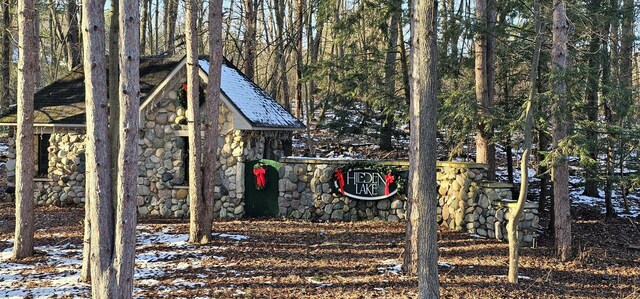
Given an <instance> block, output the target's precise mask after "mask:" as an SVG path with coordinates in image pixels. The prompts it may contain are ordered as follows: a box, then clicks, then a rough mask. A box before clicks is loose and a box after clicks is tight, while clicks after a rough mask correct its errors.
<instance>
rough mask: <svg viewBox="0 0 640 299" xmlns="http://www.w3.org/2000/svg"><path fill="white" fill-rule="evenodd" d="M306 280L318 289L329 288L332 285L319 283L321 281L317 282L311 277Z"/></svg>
mask: <svg viewBox="0 0 640 299" xmlns="http://www.w3.org/2000/svg"><path fill="white" fill-rule="evenodd" d="M307 280H308V281H309V282H310V283H313V284H316V285H318V287H320V288H322V287H330V286H332V285H333V284H332V283H324V282H321V281H317V280H315V279H313V277H308V278H307Z"/></svg>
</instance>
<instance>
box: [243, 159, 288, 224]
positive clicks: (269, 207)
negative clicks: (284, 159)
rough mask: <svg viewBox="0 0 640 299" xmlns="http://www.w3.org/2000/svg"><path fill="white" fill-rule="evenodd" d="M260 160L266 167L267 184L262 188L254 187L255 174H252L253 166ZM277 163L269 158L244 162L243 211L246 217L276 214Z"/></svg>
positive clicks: (272, 215)
mask: <svg viewBox="0 0 640 299" xmlns="http://www.w3.org/2000/svg"><path fill="white" fill-rule="evenodd" d="M258 162H262V163H264V164H265V165H268V166H267V167H266V175H265V177H266V178H267V186H266V188H264V189H261V190H258V189H257V188H256V176H255V175H254V174H253V166H254V165H256V164H257V163H258ZM279 166H280V165H279V163H278V162H276V161H271V160H255V161H249V162H247V163H245V168H244V169H245V171H244V188H245V193H244V194H245V195H244V196H245V203H244V204H245V206H244V208H245V211H246V213H247V216H248V217H275V216H278V212H279V211H278V180H279V179H280V175H279V172H278V168H279Z"/></svg>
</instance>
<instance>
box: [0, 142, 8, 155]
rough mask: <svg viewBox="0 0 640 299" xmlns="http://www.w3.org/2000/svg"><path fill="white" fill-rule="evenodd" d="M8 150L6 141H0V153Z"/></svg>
mask: <svg viewBox="0 0 640 299" xmlns="http://www.w3.org/2000/svg"><path fill="white" fill-rule="evenodd" d="M8 150H9V146H8V145H7V144H6V143H0V153H3V152H6V151H8Z"/></svg>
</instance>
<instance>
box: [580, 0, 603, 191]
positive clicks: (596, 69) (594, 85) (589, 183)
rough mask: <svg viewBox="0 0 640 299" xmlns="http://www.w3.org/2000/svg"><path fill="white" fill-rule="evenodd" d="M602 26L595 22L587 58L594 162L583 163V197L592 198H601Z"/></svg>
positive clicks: (595, 3)
mask: <svg viewBox="0 0 640 299" xmlns="http://www.w3.org/2000/svg"><path fill="white" fill-rule="evenodd" d="M588 9H589V12H591V13H593V14H596V13H598V11H599V10H600V0H591V1H590V2H589V3H588ZM600 26H602V24H599V23H598V20H594V23H593V25H592V27H591V28H590V30H592V33H591V38H590V40H589V52H588V56H587V60H588V61H587V63H588V65H589V69H588V72H587V82H586V83H587V84H586V94H585V96H586V99H587V107H586V114H587V120H588V121H589V126H588V127H587V129H588V130H589V131H588V132H587V133H586V135H587V142H586V149H587V152H588V156H589V158H590V159H591V160H592V161H591V162H589V163H582V164H583V167H584V169H585V184H584V192H583V193H582V194H583V195H586V196H591V197H599V194H598V168H599V163H598V150H597V149H598V146H597V140H598V133H597V131H596V129H595V128H596V123H597V122H598V77H599V76H600V57H601V55H600V53H598V51H599V50H600V45H601V41H600V34H601V32H600V29H599V27H600Z"/></svg>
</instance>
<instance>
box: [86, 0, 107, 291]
mask: <svg viewBox="0 0 640 299" xmlns="http://www.w3.org/2000/svg"><path fill="white" fill-rule="evenodd" d="M104 4H105V1H104V0H85V1H83V3H82V28H83V30H82V34H83V48H84V51H83V52H84V76H85V81H84V84H85V101H86V107H87V154H86V174H87V187H89V188H88V189H87V196H86V198H87V199H88V201H87V202H85V206H86V207H87V208H85V213H87V215H85V218H87V216H88V218H89V219H85V236H84V238H85V239H86V238H87V235H86V234H87V229H88V228H87V225H88V224H91V226H90V230H91V231H90V234H89V235H90V240H91V241H90V244H89V246H90V247H89V248H84V249H83V252H84V253H86V252H87V250H90V266H89V268H90V273H91V275H90V276H91V289H92V292H91V295H92V297H93V298H113V296H114V295H115V293H114V291H115V273H114V271H113V268H112V267H111V256H112V254H113V241H114V239H113V202H112V198H111V174H110V171H109V170H110V166H111V157H110V152H109V139H108V133H107V124H108V118H109V110H108V106H107V103H108V99H107V86H106V84H105V81H106V80H107V74H106V60H105V55H104V52H105V24H104V23H105V22H104ZM85 245H86V243H85ZM83 271H87V268H84V269H83Z"/></svg>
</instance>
